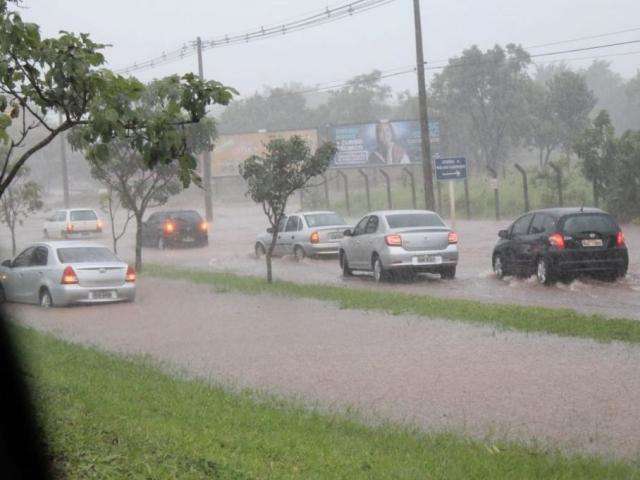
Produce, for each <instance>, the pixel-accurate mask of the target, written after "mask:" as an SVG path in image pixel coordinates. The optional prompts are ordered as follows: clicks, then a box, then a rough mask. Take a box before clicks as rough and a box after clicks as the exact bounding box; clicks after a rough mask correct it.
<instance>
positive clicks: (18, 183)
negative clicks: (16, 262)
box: [0, 168, 43, 256]
mask: <svg viewBox="0 0 640 480" xmlns="http://www.w3.org/2000/svg"><path fill="white" fill-rule="evenodd" d="M28 174H29V170H28V168H23V169H22V170H20V172H19V173H18V174H17V176H16V179H15V181H14V182H13V183H12V184H11V186H9V187H8V188H7V189H6V191H5V194H4V195H3V196H2V197H0V218H1V219H2V222H3V223H4V224H5V225H7V227H9V231H10V232H11V251H12V253H13V256H15V255H16V225H22V222H23V220H24V219H25V218H27V217H28V216H29V215H31V214H32V213H34V212H36V211H37V210H40V209H41V208H42V206H43V203H42V189H41V187H40V185H39V184H38V183H37V182H34V181H33V180H28V179H27V176H28Z"/></svg>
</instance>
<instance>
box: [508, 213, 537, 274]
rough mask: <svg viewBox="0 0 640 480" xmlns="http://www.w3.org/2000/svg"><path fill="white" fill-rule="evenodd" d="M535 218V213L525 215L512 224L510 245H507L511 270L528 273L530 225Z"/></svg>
mask: <svg viewBox="0 0 640 480" xmlns="http://www.w3.org/2000/svg"><path fill="white" fill-rule="evenodd" d="M532 220H533V214H532V213H529V214H526V215H523V216H522V217H520V218H519V219H517V220H516V221H515V222H513V225H512V226H511V229H510V231H509V240H510V241H509V246H508V247H507V265H508V268H509V269H510V270H513V271H516V272H518V273H526V269H527V268H526V267H527V255H528V253H527V252H528V250H529V247H528V234H529V226H530V225H531V221H532Z"/></svg>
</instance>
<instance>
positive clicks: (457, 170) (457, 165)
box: [435, 157, 467, 227]
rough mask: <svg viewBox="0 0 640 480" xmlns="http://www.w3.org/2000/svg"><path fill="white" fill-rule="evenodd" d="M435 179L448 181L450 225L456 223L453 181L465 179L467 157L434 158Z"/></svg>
mask: <svg viewBox="0 0 640 480" xmlns="http://www.w3.org/2000/svg"><path fill="white" fill-rule="evenodd" d="M435 164H436V179H437V180H438V181H439V182H448V183H449V214H450V218H451V226H452V227H453V226H455V223H456V194H455V188H454V185H453V182H454V181H455V180H466V179H467V159H466V158H464V157H453V158H436V159H435Z"/></svg>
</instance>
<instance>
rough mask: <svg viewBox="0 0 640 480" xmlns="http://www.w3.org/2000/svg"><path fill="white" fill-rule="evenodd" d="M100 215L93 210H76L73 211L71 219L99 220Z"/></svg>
mask: <svg viewBox="0 0 640 480" xmlns="http://www.w3.org/2000/svg"><path fill="white" fill-rule="evenodd" d="M97 219H98V216H97V215H96V212H94V211H93V210H74V211H72V212H71V220H72V221H73V220H76V221H80V222H81V221H83V220H97Z"/></svg>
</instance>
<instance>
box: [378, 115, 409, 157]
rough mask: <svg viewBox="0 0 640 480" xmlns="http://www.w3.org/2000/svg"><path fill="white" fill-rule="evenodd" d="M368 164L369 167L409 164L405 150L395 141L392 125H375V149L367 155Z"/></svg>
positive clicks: (380, 123) (387, 123) (385, 123)
mask: <svg viewBox="0 0 640 480" xmlns="http://www.w3.org/2000/svg"><path fill="white" fill-rule="evenodd" d="M368 163H369V164H370V165H374V164H384V165H391V164H399V163H411V159H410V158H409V155H408V154H407V150H406V149H405V147H404V146H402V145H401V144H400V143H398V141H397V139H396V134H395V131H394V128H393V124H392V123H389V122H379V123H377V124H376V148H375V149H374V150H373V151H372V152H370V153H369V158H368Z"/></svg>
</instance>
